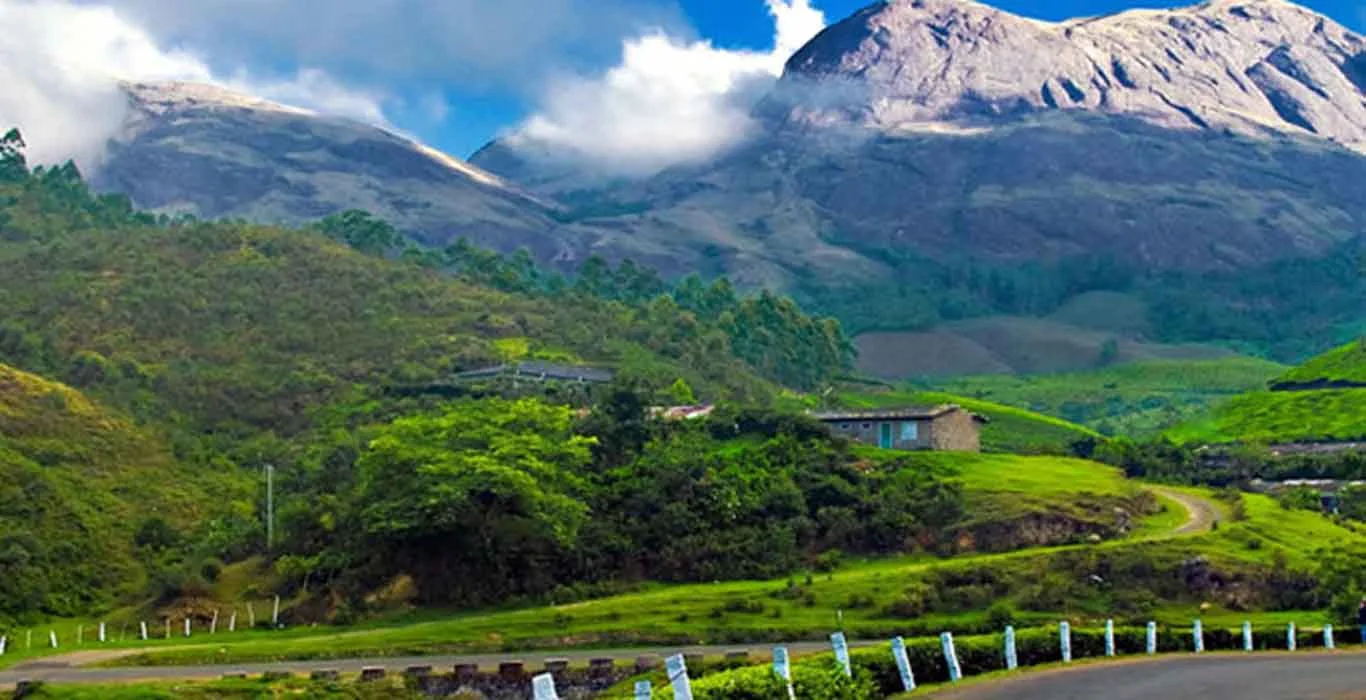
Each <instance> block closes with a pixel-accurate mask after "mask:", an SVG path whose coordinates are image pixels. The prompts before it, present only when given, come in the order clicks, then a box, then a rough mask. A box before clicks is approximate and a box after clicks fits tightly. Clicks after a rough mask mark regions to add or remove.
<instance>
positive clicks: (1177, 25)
mask: <svg viewBox="0 0 1366 700" xmlns="http://www.w3.org/2000/svg"><path fill="white" fill-rule="evenodd" d="M816 85H820V86H826V87H829V86H835V87H838V88H839V89H838V90H835V91H831V90H828V89H826V90H813V89H812V87H813V86H816ZM783 88H784V89H783V91H782V94H783V95H784V100H785V104H786V105H789V106H790V109H789V110H788V112H787V114H786V115H785V117H786V118H788V119H791V120H796V121H801V122H823V123H830V122H843V123H855V124H859V125H862V126H871V127H876V128H880V129H884V130H898V129H917V128H923V127H924V126H925V125H927V124H938V123H944V122H982V121H987V122H990V121H992V120H995V119H999V118H1001V117H1009V116H1014V115H1020V114H1025V113H1032V112H1041V111H1050V110H1087V111H1092V112H1098V113H1104V114H1111V115H1122V116H1127V117H1133V118H1137V119H1140V120H1143V121H1146V122H1149V123H1153V124H1157V125H1160V126H1164V127H1171V128H1182V129H1231V130H1234V131H1237V132H1240V133H1249V134H1264V133H1266V132H1268V131H1270V132H1275V133H1288V134H1295V135H1301V136H1316V137H1319V138H1323V139H1329V140H1333V141H1337V142H1339V143H1341V144H1343V145H1346V146H1348V147H1350V148H1353V149H1356V150H1359V151H1366V39H1363V37H1361V36H1360V35H1357V34H1355V33H1353V32H1351V31H1349V30H1347V29H1346V28H1344V27H1342V26H1341V25H1339V24H1337V23H1335V22H1333V21H1332V20H1330V19H1328V18H1326V17H1323V16H1321V15H1318V14H1316V13H1314V12H1312V11H1310V10H1307V9H1305V8H1303V7H1300V6H1298V5H1295V4H1293V3H1290V2H1284V1H1283V0H1210V1H1209V2H1206V3H1204V4H1200V5H1195V6H1192V7H1187V8H1180V9H1175V10H1131V11H1128V12H1123V13H1120V14H1115V15H1108V16H1103V17H1089V18H1081V19H1074V20H1068V21H1065V22H1044V21H1039V20H1033V19H1029V18H1025V17H1020V16H1017V15H1013V14H1010V13H1008V12H1004V11H1002V10H998V9H995V8H993V7H990V6H988V5H984V4H981V3H977V2H969V1H966V0H891V1H889V2H883V3H879V4H877V5H873V6H870V7H868V8H865V9H864V10H862V11H860V12H858V13H856V14H855V15H853V16H852V17H850V18H848V19H846V20H844V21H843V22H840V23H838V24H835V25H833V26H831V27H830V28H828V29H826V31H825V32H823V33H822V34H821V35H820V36H818V37H816V39H814V40H813V41H812V42H811V43H810V44H808V45H807V46H806V47H804V48H803V49H802V50H801V51H799V52H798V53H797V54H796V55H795V56H793V58H792V59H791V60H790V61H789V63H788V65H787V71H786V74H785V75H784V78H783ZM832 94H835V95H838V96H839V99H833V100H832V99H831V97H830V96H831V95H832Z"/></svg>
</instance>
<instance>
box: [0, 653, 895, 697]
mask: <svg viewBox="0 0 1366 700" xmlns="http://www.w3.org/2000/svg"><path fill="white" fill-rule="evenodd" d="M876 643H878V642H851V643H850V645H849V646H851V647H854V648H858V647H861V646H868V645H870V644H876ZM783 646H786V647H787V648H788V651H789V652H790V653H792V654H793V655H794V656H795V655H804V654H814V653H823V652H828V651H830V645H829V643H824V642H799V643H793V644H785V645H783ZM735 651H744V652H747V653H749V655H750V658H751V659H752V660H759V659H767V658H771V656H772V653H773V647H772V646H771V645H761V646H756V645H744V644H737V645H734V646H689V647H652V648H643V649H597V650H573V651H569V650H566V651H530V652H523V653H499V654H467V655H459V656H415V657H403V658H395V657H384V658H369V659H343V660H319V661H288V662H278V663H247V664H222V665H212V666H145V667H144V666H139V667H127V668H82V667H81V666H80V665H79V664H80V663H89V662H91V661H92V660H93V659H90V658H80V657H77V656H76V655H70V656H68V657H52V658H47V659H35V660H34V661H30V662H27V663H23V664H19V665H17V666H15V667H14V668H11V669H9V670H6V671H0V688H10V687H13V686H14V685H15V684H16V683H18V682H19V681H46V682H49V683H54V684H62V685H68V684H88V683H122V682H129V681H189V680H212V679H216V678H222V677H223V676H224V675H228V674H235V673H245V674H247V675H253V676H254V675H259V674H262V673H267V672H272V671H275V672H279V671H284V672H289V673H294V674H298V675H307V674H309V673H311V672H313V671H319V670H332V671H339V672H341V673H343V674H356V673H360V672H361V670H362V669H366V668H383V669H385V670H386V671H388V672H389V673H391V674H399V673H402V672H403V670H404V669H405V668H408V667H409V666H430V667H432V671H433V672H434V673H450V672H451V671H452V670H453V669H454V668H455V666H456V665H457V664H477V665H478V666H479V668H480V670H481V671H496V670H498V665H499V664H502V663H505V662H510V661H521V662H523V663H525V664H526V671H527V672H528V673H539V672H540V671H542V670H543V669H544V668H545V662H546V661H547V660H548V659H567V660H568V661H569V662H570V663H571V664H573V665H578V666H586V665H587V664H588V662H589V661H591V660H593V659H605V658H610V659H614V660H615V661H616V663H617V665H619V666H628V665H631V664H634V663H635V662H636V659H637V658H639V657H641V656H656V657H659V659H661V660H662V659H663V658H664V657H666V656H670V655H673V654H679V653H683V654H704V655H706V656H708V657H711V658H720V657H723V656H725V655H726V654H727V653H729V652H735Z"/></svg>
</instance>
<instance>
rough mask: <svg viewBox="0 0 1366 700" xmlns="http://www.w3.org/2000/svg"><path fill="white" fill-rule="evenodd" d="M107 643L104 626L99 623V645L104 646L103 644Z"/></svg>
mask: <svg viewBox="0 0 1366 700" xmlns="http://www.w3.org/2000/svg"><path fill="white" fill-rule="evenodd" d="M107 641H109V638H108V637H107V636H105V624H104V623H103V622H101V623H100V644H104V643H105V642H107Z"/></svg>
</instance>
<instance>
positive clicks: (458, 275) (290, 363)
mask: <svg viewBox="0 0 1366 700" xmlns="http://www.w3.org/2000/svg"><path fill="white" fill-rule="evenodd" d="M325 234H330V235H331V237H332V238H334V239H338V238H339V239H342V240H343V241H344V242H345V243H349V244H350V245H341V244H338V243H337V242H336V241H334V240H329V237H328V235H325ZM391 235H392V229H389V228H387V226H386V225H385V224H383V223H382V222H377V221H375V220H373V219H369V218H368V217H366V216H364V215H363V214H358V213H349V214H347V215H345V216H340V217H335V218H334V219H331V220H328V221H327V222H325V223H324V224H323V225H321V226H317V227H312V228H310V229H306V230H289V229H282V228H274V227H265V226H255V225H248V224H243V223H237V222H214V223H203V222H195V221H168V220H166V219H164V218H161V219H156V218H153V217H150V216H147V215H144V214H140V213H137V212H135V211H133V210H132V209H131V207H130V205H129V203H128V201H127V200H126V198H123V197H120V196H94V195H92V194H91V193H90V191H89V190H88V189H87V187H86V186H85V184H84V183H83V182H82V181H81V179H80V175H79V173H78V172H77V171H76V170H75V168H73V167H71V166H65V167H60V168H53V169H43V168H36V169H32V170H30V169H29V168H28V167H26V165H25V162H24V159H23V154H22V142H21V141H20V140H19V138H18V135H17V134H16V133H11V134H10V136H8V137H7V140H6V141H5V145H4V146H0V308H3V309H4V310H5V312H4V315H3V317H0V361H4V362H8V363H10V364H13V365H14V366H16V367H19V368H22V369H25V370H28V371H32V372H35V373H38V374H41V375H43V376H46V377H50V378H54V379H59V380H63V381H67V382H70V383H71V384H73V385H75V386H77V387H79V388H82V389H85V390H88V391H90V392H93V393H94V394H95V395H96V396H99V397H101V398H103V399H105V400H106V401H109V402H111V403H112V404H114V405H117V406H122V407H124V408H126V409H127V410H129V411H130V412H131V413H132V414H133V415H135V416H136V417H137V418H138V419H139V420H142V421H150V422H158V423H168V422H169V423H175V424H183V425H192V426H196V427H197V428H199V429H204V430H210V431H213V432H216V433H222V432H228V433H236V434H246V433H255V432H257V431H271V432H275V433H277V434H289V433H293V432H297V431H299V430H302V429H304V428H306V427H307V426H308V425H309V424H310V421H311V417H310V415H311V413H313V412H315V411H316V410H318V409H320V408H321V407H324V406H328V405H330V404H335V403H338V402H345V401H356V400H361V399H364V398H365V397H367V396H370V395H372V394H373V392H374V391H375V390H376V389H377V388H378V387H383V386H390V385H394V384H404V385H411V384H421V383H424V382H439V381H441V380H442V379H443V378H444V377H446V376H448V375H449V374H451V373H453V372H457V371H461V370H466V369H471V368H475V367H479V366H483V365H487V364H492V363H497V362H501V361H506V360H508V359H522V358H535V357H547V358H555V359H560V360H567V361H578V362H586V363H597V364H607V365H612V366H615V367H617V368H618V369H619V370H621V372H622V374H624V375H626V376H628V377H635V378H639V379H643V380H645V381H647V383H655V384H659V385H664V386H667V385H668V384H670V383H672V382H674V381H675V380H677V379H680V378H681V379H684V380H685V381H686V382H687V383H688V384H689V385H690V386H692V387H693V388H694V389H695V390H696V391H697V392H698V393H699V394H702V395H703V397H705V398H736V399H749V400H762V399H764V398H766V397H767V396H768V395H770V394H771V392H772V389H773V383H786V384H789V385H794V386H800V387H810V386H814V385H817V384H818V383H819V382H821V381H822V380H824V379H825V378H828V377H829V376H831V375H833V374H835V373H838V372H840V371H842V370H844V369H845V368H846V367H847V366H848V360H849V344H848V342H847V340H845V338H844V336H843V333H842V332H840V330H839V326H838V324H835V323H833V322H826V321H820V320H818V319H813V318H810V317H808V316H806V315H804V314H802V313H801V312H800V311H799V310H797V309H796V307H795V306H794V305H792V304H791V302H789V301H787V300H784V299H779V298H775V297H771V296H768V295H762V296H759V297H755V298H750V299H742V298H739V297H737V296H736V295H735V293H734V292H733V291H732V290H730V288H729V286H728V285H726V284H725V283H724V282H723V283H720V284H717V285H712V286H711V287H710V288H705V287H700V285H698V288H699V290H700V291H698V290H694V289H693V288H692V287H685V288H683V289H682V290H681V291H679V292H675V293H672V294H670V293H667V290H665V289H664V288H663V286H662V285H659V284H658V283H657V281H658V277H657V276H653V275H652V273H649V272H648V271H645V270H641V269H640V268H635V267H634V266H627V265H623V266H620V267H619V268H617V269H615V270H613V269H611V268H606V267H605V266H603V269H586V270H585V271H584V273H585V274H583V275H581V276H580V277H579V279H578V280H577V281H576V282H574V283H570V282H568V281H566V280H563V279H560V278H554V277H553V276H550V275H545V274H543V273H540V272H539V271H537V270H536V269H535V267H534V266H530V265H525V264H522V261H523V260H524V256H512V257H511V258H507V259H504V258H502V257H500V256H496V255H493V254H491V253H485V252H483V251H480V250H478V249H475V248H471V247H469V246H454V247H452V248H451V249H450V250H446V251H416V250H407V251H404V250H403V249H402V247H401V241H399V240H398V239H397V238H396V237H394V238H392V239H391V238H389V237H390V236H391ZM590 262H591V261H590ZM598 263H599V264H600V261H598ZM651 280H653V282H650V281H651ZM533 281H534V284H533V283H532V282H533ZM693 291H698V293H696V294H693V293H692V292H693Z"/></svg>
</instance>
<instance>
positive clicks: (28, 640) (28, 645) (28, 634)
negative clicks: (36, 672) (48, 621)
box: [24, 630, 33, 651]
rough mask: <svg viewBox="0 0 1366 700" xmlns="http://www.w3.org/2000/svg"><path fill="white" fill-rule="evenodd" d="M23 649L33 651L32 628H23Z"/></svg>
mask: <svg viewBox="0 0 1366 700" xmlns="http://www.w3.org/2000/svg"><path fill="white" fill-rule="evenodd" d="M24 650H25V651H33V630H24Z"/></svg>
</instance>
